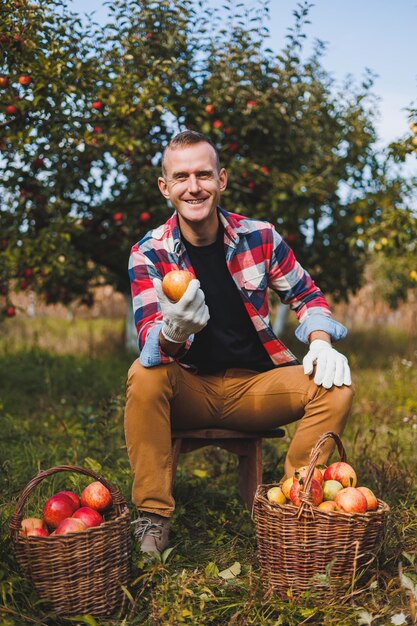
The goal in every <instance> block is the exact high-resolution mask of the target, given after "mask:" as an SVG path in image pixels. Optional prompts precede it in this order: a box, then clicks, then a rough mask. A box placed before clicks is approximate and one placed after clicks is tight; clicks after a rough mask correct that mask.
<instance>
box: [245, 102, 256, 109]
mask: <svg viewBox="0 0 417 626" xmlns="http://www.w3.org/2000/svg"><path fill="white" fill-rule="evenodd" d="M256 105H257V102H256V100H248V101H247V103H246V106H248V107H249V108H253V107H256Z"/></svg>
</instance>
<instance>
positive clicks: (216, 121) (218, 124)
mask: <svg viewBox="0 0 417 626" xmlns="http://www.w3.org/2000/svg"><path fill="white" fill-rule="evenodd" d="M221 127H222V122H221V120H214V122H213V128H221Z"/></svg>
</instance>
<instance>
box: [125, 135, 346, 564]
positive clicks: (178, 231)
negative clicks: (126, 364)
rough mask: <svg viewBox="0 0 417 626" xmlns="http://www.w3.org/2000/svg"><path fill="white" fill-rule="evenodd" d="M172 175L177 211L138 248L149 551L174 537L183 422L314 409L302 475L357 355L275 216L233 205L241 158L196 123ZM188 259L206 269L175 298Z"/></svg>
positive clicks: (243, 419) (290, 417)
mask: <svg viewBox="0 0 417 626" xmlns="http://www.w3.org/2000/svg"><path fill="white" fill-rule="evenodd" d="M158 185H159V189H160V191H161V193H162V195H163V196H164V197H165V198H166V200H168V201H169V202H170V203H171V204H172V206H173V208H174V209H175V212H174V214H173V215H172V216H171V218H170V219H169V220H168V221H167V222H166V223H165V224H163V225H162V226H160V227H159V228H156V229H155V230H152V231H150V232H148V233H147V234H146V235H145V237H144V238H143V239H142V240H141V241H139V243H137V244H136V245H134V246H133V248H132V252H131V256H130V262H129V274H130V279H131V286H132V297H133V308H134V313H135V323H136V328H137V332H138V338H139V348H140V351H141V352H140V358H139V360H136V361H135V362H134V363H133V365H132V367H131V368H130V370H129V375H128V388H127V401H126V413H125V434H126V442H127V450H128V455H129V459H130V464H131V468H132V472H133V488H132V500H133V503H134V504H135V505H136V507H137V508H138V511H139V518H138V520H137V529H136V535H137V537H138V539H139V541H140V543H141V550H142V551H143V552H155V551H157V552H162V551H163V550H164V549H165V547H166V546H167V544H168V530H169V526H170V518H171V516H172V513H173V511H174V504H175V503H174V499H173V497H172V493H171V428H184V429H186V428H207V427H222V428H231V429H237V430H239V429H240V430H245V431H251V430H259V429H267V428H274V427H278V426H281V425H284V424H288V423H290V422H293V421H296V420H300V423H299V425H298V428H297V431H296V433H295V435H294V438H293V440H292V442H291V444H290V446H289V449H288V453H287V457H286V461H285V475H286V476H290V475H292V474H293V472H294V470H295V469H296V468H297V467H300V466H302V465H306V464H307V463H308V459H309V453H310V450H311V449H312V447H313V446H314V445H315V443H316V441H317V439H318V438H319V436H320V435H321V434H322V433H323V432H326V431H328V430H332V431H334V432H336V433H338V434H341V433H342V431H343V428H344V425H345V422H346V420H347V416H348V413H349V410H350V406H351V402H352V396H353V391H352V388H351V378H350V371H349V365H348V363H347V359H346V357H344V356H343V355H342V354H340V353H339V352H337V351H336V350H335V349H334V348H332V346H331V341H332V340H333V341H336V340H338V339H341V338H343V337H344V336H345V335H346V329H345V328H344V326H342V325H341V324H339V323H338V322H336V321H335V320H333V319H332V317H331V313H330V310H329V307H328V305H327V303H326V300H325V299H324V297H323V294H322V293H321V292H320V291H319V289H318V288H317V287H316V286H315V284H314V282H313V281H312V279H311V278H310V276H309V275H308V274H307V272H306V271H305V270H303V269H302V267H301V266H300V265H299V263H298V262H297V261H296V259H295V257H294V255H293V253H292V251H291V249H290V248H289V247H288V246H287V245H286V243H285V242H284V241H283V240H282V238H281V237H280V235H279V234H278V233H277V232H276V231H275V229H274V227H273V226H272V224H269V223H267V222H262V221H258V220H252V219H247V218H244V217H242V216H241V215H236V214H232V213H228V212H226V211H224V210H223V209H222V208H221V207H220V206H219V201H220V195H221V193H222V192H223V191H224V190H225V189H226V186H227V172H226V170H225V169H224V168H222V167H220V165H219V159H218V155H217V152H216V149H215V147H214V145H213V144H212V143H211V141H210V140H209V139H208V138H206V137H205V136H204V135H201V134H199V133H196V132H193V131H184V132H182V133H180V134H179V135H177V136H176V137H174V139H172V140H171V142H170V144H169V145H168V147H167V149H166V150H165V153H164V155H163V162H162V176H161V177H160V178H159V179H158ZM178 268H180V269H188V270H190V271H191V272H192V273H193V274H194V275H195V276H196V279H195V280H192V281H191V282H190V284H189V285H188V288H187V291H186V292H185V294H184V295H183V297H182V298H181V299H180V300H179V301H178V302H177V303H173V302H171V301H170V300H169V299H168V298H167V297H166V296H165V295H164V293H163V291H162V287H161V279H162V278H163V276H164V275H165V274H166V273H168V272H169V271H171V270H173V269H178ZM268 287H269V288H271V289H273V290H274V291H275V292H276V293H277V294H278V295H279V297H280V298H281V300H282V301H283V302H285V303H287V304H289V305H290V307H291V308H292V309H293V310H294V312H295V313H296V315H297V317H298V320H299V322H300V325H299V326H298V328H297V330H296V336H297V338H298V339H300V340H301V341H303V342H305V343H309V351H308V353H307V355H306V357H305V358H304V361H303V366H302V365H299V364H298V361H297V359H296V358H295V357H294V355H293V354H291V352H290V351H289V350H288V349H287V348H286V347H285V346H284V345H283V344H282V343H281V342H280V341H279V340H278V339H277V338H276V337H275V336H274V334H273V332H272V329H271V325H270V323H269V311H268V297H267V288H268ZM314 367H315V372H313V370H314ZM313 376H314V378H313ZM331 451H332V447H331V444H329V446H328V447H327V448H326V449H324V450H323V452H322V456H321V458H320V459H319V462H325V461H326V460H327V458H328V456H329V455H330V453H331Z"/></svg>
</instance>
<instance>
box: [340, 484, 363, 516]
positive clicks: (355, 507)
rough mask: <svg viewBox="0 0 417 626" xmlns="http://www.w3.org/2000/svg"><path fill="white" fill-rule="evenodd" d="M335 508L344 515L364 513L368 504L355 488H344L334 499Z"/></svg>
mask: <svg viewBox="0 0 417 626" xmlns="http://www.w3.org/2000/svg"><path fill="white" fill-rule="evenodd" d="M334 501H335V502H336V506H337V508H338V509H339V510H340V511H344V512H345V513H366V509H367V508H368V503H367V501H366V498H365V496H364V495H363V493H362V492H360V491H359V489H356V488H355V487H345V488H344V489H341V491H338V492H337V494H336V495H335V497H334Z"/></svg>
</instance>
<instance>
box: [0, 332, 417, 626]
mask: <svg viewBox="0 0 417 626" xmlns="http://www.w3.org/2000/svg"><path fill="white" fill-rule="evenodd" d="M60 324H61V326H62V334H63V338H62V340H60V339H59V337H60V331H59V326H60ZM71 328H72V333H73V336H74V337H76V339H74V342H75V345H76V346H78V347H77V348H76V350H75V351H73V352H72V353H70V352H71V350H70V346H67V348H68V349H65V350H57V349H54V342H55V343H56V346H59V345H60V346H61V348H62V346H63V345H64V344H65V341H67V339H65V337H66V336H67V332H68V324H67V322H62V323H58V322H56V321H54V323H53V324H51V325H50V326H49V327H48V328H45V329H44V333H43V339H42V340H43V342H44V343H45V345H46V346H48V349H45V348H41V347H40V346H39V341H38V343H37V344H36V342H35V343H30V342H29V346H30V347H24V346H23V345H22V342H20V343H19V342H18V341H17V342H16V343H15V344H13V345H12V344H11V343H10V336H9V340H8V341H9V343H8V344H7V346H6V343H7V341H5V340H4V337H3V341H1V340H0V355H1V356H0V386H1V408H0V432H1V437H0V459H1V467H0V469H1V474H0V493H1V496H0V497H1V500H0V552H1V554H2V559H1V564H0V623H1V625H2V626H21V625H24V624H37V625H39V626H40V625H48V626H61V625H62V626H63V625H70V624H74V623H77V624H90V625H91V624H92V625H94V624H100V625H103V626H104V625H107V626H110V625H115V626H116V625H118V626H133V625H142V624H143V625H146V626H147V625H149V626H153V625H155V626H159V625H161V624H164V625H167V626H171V625H172V626H174V625H177V624H192V625H195V626H200V625H205V624H215V625H223V624H224V625H230V626H232V625H233V626H236V625H239V626H246V625H251V624H253V625H256V626H266V625H271V626H272V625H278V624H282V625H289V626H292V625H294V626H295V625H298V624H317V625H318V624H330V625H334V626H336V625H338V626H339V625H341V624H342V625H346V626H350V625H352V626H353V625H356V624H371V623H372V625H377V626H383V625H384V626H385V625H388V624H391V623H398V624H401V623H403V624H412V623H413V619H414V620H415V619H416V602H417V598H416V594H417V588H416V587H413V585H416V584H417V571H416V563H417V560H416V557H417V506H416V498H417V487H416V481H415V476H416V470H417V467H416V465H417V464H416V458H417V455H416V454H415V442H416V440H417V438H416V434H417V393H416V389H417V368H416V363H417V351H416V350H417V346H416V343H415V342H414V344H413V343H412V341H411V340H410V338H408V337H406V336H405V335H404V334H403V333H401V332H400V331H398V330H389V329H386V331H385V333H384V335H381V333H380V332H374V333H370V332H369V331H366V332H365V331H360V330H358V331H354V332H352V333H351V334H350V337H349V340H346V341H345V342H343V344H340V349H341V350H342V351H344V352H345V353H346V354H348V355H349V357H350V360H351V363H352V369H353V376H354V380H355V385H356V396H355V402H354V408H353V412H352V416H351V419H350V422H349V425H348V428H347V430H346V433H345V435H344V437H343V441H344V445H345V447H346V450H347V453H348V456H349V460H351V461H352V463H353V464H354V465H355V467H356V468H357V470H358V474H359V475H360V479H361V482H362V483H366V484H368V485H369V486H370V487H371V488H374V489H375V490H376V492H377V493H378V495H379V497H381V498H382V499H384V500H386V501H387V502H388V503H389V504H390V505H391V507H392V511H393V514H392V516H391V519H390V523H389V527H388V534H387V537H386V541H385V542H384V545H383V549H382V551H381V553H380V555H379V557H378V562H377V564H376V565H375V567H374V568H373V569H372V572H371V580H370V581H369V582H370V587H369V588H368V589H367V590H365V591H362V592H361V593H358V594H355V595H352V596H351V597H350V598H348V599H342V598H340V599H334V600H331V601H329V602H326V603H323V602H322V601H319V600H317V599H316V598H315V597H314V594H306V595H305V597H303V598H301V599H299V600H297V601H294V600H288V601H282V600H278V599H277V598H275V597H273V596H267V595H265V593H264V590H263V589H262V585H261V581H260V575H259V568H258V565H257V561H256V542H255V529H254V525H253V522H252V521H251V519H250V515H249V513H248V512H247V511H246V510H245V509H244V507H243V506H242V504H241V502H240V500H239V497H238V492H237V475H236V460H235V458H234V457H233V456H232V455H228V454H227V453H225V452H223V451H220V450H217V449H213V448H206V449H204V450H202V451H199V452H195V453H192V454H189V455H187V456H185V457H183V459H182V462H181V465H180V467H179V470H178V473H177V477H176V483H175V491H174V494H175V497H176V501H177V508H176V512H175V517H174V523H173V536H172V540H173V541H172V545H173V547H174V549H173V550H172V552H171V553H170V554H169V555H168V557H167V559H166V562H160V563H154V564H152V565H146V564H144V563H143V562H142V561H141V559H140V555H139V553H138V551H137V549H136V548H135V549H134V553H133V572H132V573H133V576H132V582H131V585H130V588H129V591H130V594H131V598H132V600H133V602H132V603H130V607H129V610H128V613H127V614H126V615H125V616H114V617H113V618H110V619H99V618H96V619H94V618H93V617H92V616H84V617H82V616H80V617H78V618H76V619H72V620H70V619H67V618H64V617H62V616H57V615H52V614H50V613H48V611H47V610H46V608H45V607H43V606H42V603H40V602H39V599H38V598H37V596H36V594H35V593H34V591H33V589H32V588H31V585H30V584H29V583H28V582H27V581H26V580H25V579H24V578H23V577H22V575H21V573H20V570H19V568H18V565H17V563H16V560H15V558H14V555H13V551H12V549H11V544H10V540H9V536H8V522H9V519H10V516H11V514H12V512H13V510H14V507H15V504H16V500H17V498H18V496H19V495H20V493H21V492H22V490H23V488H24V487H25V486H26V484H27V483H28V482H29V480H31V478H32V477H33V476H34V475H35V474H36V472H37V469H38V466H40V467H41V468H48V467H52V466H55V465H61V464H64V463H70V464H77V465H84V466H87V467H90V468H92V469H94V470H96V471H100V472H102V473H103V474H104V475H105V476H106V477H107V478H108V479H109V480H110V481H111V482H114V483H115V484H116V485H117V486H118V487H119V489H120V490H121V491H122V493H123V494H124V496H125V498H126V499H127V501H129V495H130V486H131V476H130V469H129V466H128V460H127V456H126V450H125V448H124V439H123V408H124V385H125V378H126V372H127V369H128V367H129V365H130V362H131V360H132V359H131V356H129V355H126V354H124V353H123V351H122V350H121V349H120V345H119V344H118V343H117V341H115V335H114V334H113V333H114V329H115V326H114V325H113V326H110V325H106V324H105V323H103V322H101V321H98V323H97V328H95V329H94V331H93V333H95V334H94V336H95V337H96V338H97V339H96V340H95V341H96V343H95V348H94V350H90V349H88V348H87V349H85V350H81V349H80V348H79V346H80V345H82V343H83V340H82V339H80V337H82V338H84V339H85V337H86V336H87V337H88V334H89V333H90V331H89V330H88V324H87V323H85V322H82V323H78V322H77V323H75V324H74V323H73V325H72V327H71ZM107 333H108V334H109V337H108V341H106V334H107ZM117 333H120V326H119V327H118V330H117ZM117 333H116V334H117ZM99 345H101V346H102V349H101V350H100V349H99V347H98V346H99ZM110 346H111V348H110ZM1 347H2V348H3V350H1ZM294 349H296V350H298V354H299V356H302V353H303V348H302V347H301V348H300V346H298V347H297V348H294ZM291 432H292V430H291V429H289V434H291ZM285 447H286V443H284V442H282V441H281V442H278V443H276V444H275V443H271V442H266V443H265V449H264V481H265V482H273V481H275V480H277V479H278V478H279V477H280V475H281V473H282V464H283V459H284V455H285ZM83 481H84V479H83V478H82V477H81V476H78V475H73V474H71V475H68V474H66V473H61V474H57V475H55V476H54V477H53V478H51V479H49V480H47V481H44V482H43V483H41V485H39V487H38V488H37V489H36V490H35V492H32V494H31V496H30V497H29V498H28V502H27V507H26V512H27V513H28V514H34V513H36V512H38V511H39V508H40V507H41V503H42V501H43V500H44V499H45V497H46V496H47V495H49V494H50V493H51V492H52V491H54V490H55V489H57V488H58V487H59V488H61V487H63V486H67V488H80V487H81V486H82V485H83V484H84V483H83ZM235 562H239V563H240V573H239V574H238V575H237V576H235V577H234V578H231V579H230V580H225V579H224V578H223V577H222V576H220V575H219V573H221V572H222V570H225V569H227V568H229V567H230V566H231V565H233V563H235ZM407 586H408V587H409V589H407ZM402 615H404V617H402ZM402 619H403V620H404V621H401V620H402ZM392 620H394V621H392Z"/></svg>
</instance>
